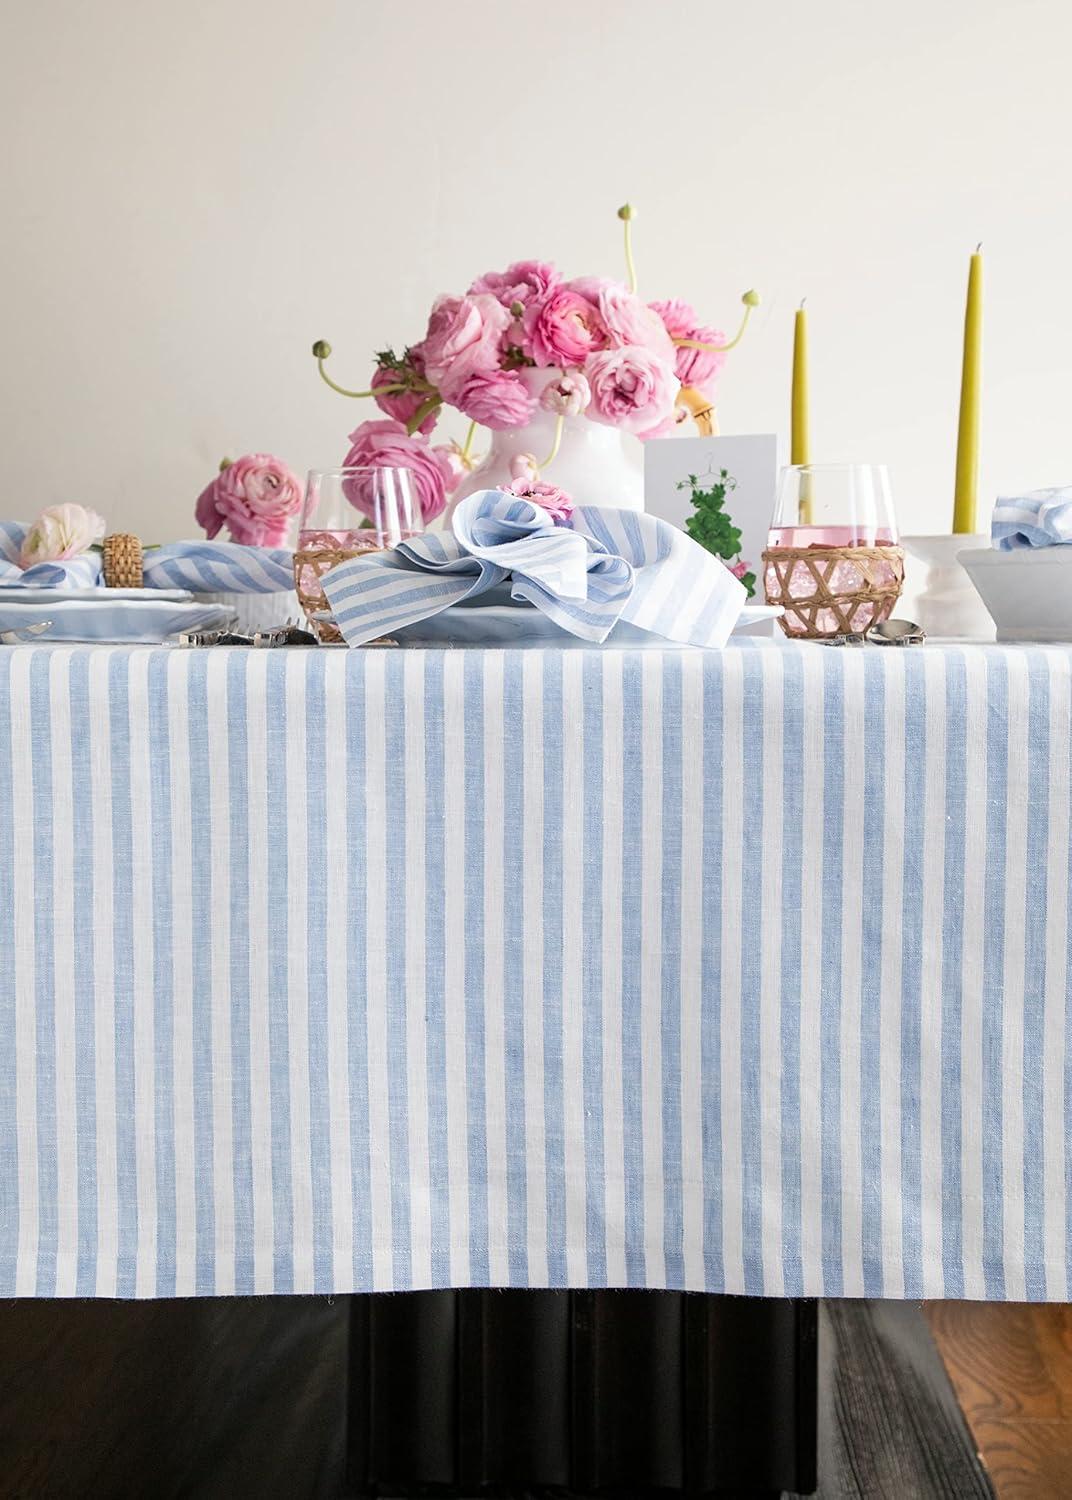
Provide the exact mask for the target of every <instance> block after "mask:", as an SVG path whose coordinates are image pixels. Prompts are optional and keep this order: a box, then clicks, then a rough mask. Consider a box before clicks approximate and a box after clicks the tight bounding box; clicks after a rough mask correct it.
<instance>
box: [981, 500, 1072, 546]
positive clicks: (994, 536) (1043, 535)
mask: <svg viewBox="0 0 1072 1500" xmlns="http://www.w3.org/2000/svg"><path fill="white" fill-rule="evenodd" d="M990 540H991V542H992V543H993V544H994V546H995V547H996V548H997V549H998V551H999V552H1013V551H1015V550H1017V549H1018V548H1020V547H1054V546H1061V545H1063V544H1064V543H1066V542H1072V484H1062V485H1058V486H1057V488H1056V489H1052V490H1031V491H1030V492H1029V493H1028V494H1026V495H1014V496H1007V497H1006V496H1002V497H999V499H998V501H997V504H996V505H995V506H994V514H993V517H992V519H991V522H990Z"/></svg>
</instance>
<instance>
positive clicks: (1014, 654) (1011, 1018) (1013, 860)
mask: <svg viewBox="0 0 1072 1500" xmlns="http://www.w3.org/2000/svg"><path fill="white" fill-rule="evenodd" d="M1007 665H1008V674H1009V675H1008V683H1009V698H1008V735H1009V738H1008V780H1007V783H1006V785H1007V791H1006V801H1005V807H1006V824H1005V870H1004V877H1005V880H1004V884H1005V971H1004V972H1005V982H1004V985H1003V986H1002V1006H1001V1010H1002V1046H1001V1053H1002V1055H1001V1077H1002V1130H1001V1159H1002V1185H1003V1194H1002V1204H1003V1226H1004V1233H1003V1242H1002V1243H1003V1247H1004V1261H1005V1295H1006V1297H1007V1298H1008V1299H1009V1300H1010V1302H1022V1301H1023V1299H1024V1297H1025V1295H1026V1285H1025V1281H1024V1078H1023V1065H1024V1005H1025V1002H1026V1003H1027V1004H1030V1005H1033V1006H1037V1005H1038V1003H1039V997H1038V996H1037V995H1032V996H1025V994H1024V911H1025V901H1026V872H1027V818H1028V799H1029V797H1030V796H1031V795H1032V788H1031V786H1030V784H1029V779H1028V751H1027V735H1028V718H1027V702H1028V678H1027V658H1026V656H1025V655H1024V653H1023V652H1022V651H1010V652H1009V654H1008V657H1007Z"/></svg>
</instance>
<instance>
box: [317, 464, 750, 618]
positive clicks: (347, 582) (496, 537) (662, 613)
mask: <svg viewBox="0 0 1072 1500" xmlns="http://www.w3.org/2000/svg"><path fill="white" fill-rule="evenodd" d="M507 579H509V580H510V593H511V597H512V598H514V599H519V600H525V601H527V602H528V603H530V604H534V605H535V606H536V608H537V609H539V610H542V611H543V613H544V614H545V615H547V617H548V618H549V619H551V620H553V621H554V622H555V623H556V624H557V625H559V626H561V628H562V629H563V630H566V631H568V632H569V633H570V634H571V635H575V636H579V637H580V638H581V639H582V640H588V641H597V642H598V641H604V640H606V638H607V636H608V635H609V634H610V632H611V631H612V630H613V628H614V626H615V625H616V624H617V622H618V621H619V620H625V621H627V622H628V623H629V624H631V625H636V626H638V627H639V628H640V629H642V630H648V631H651V633H652V634H654V635H658V636H662V637H663V638H664V639H666V640H669V641H675V642H678V643H680V644H683V645H692V646H724V645H725V644H726V641H727V640H728V639H729V637H730V634H731V632H732V630H733V627H734V625H735V624H736V622H737V619H738V617H739V615H740V612H741V608H742V606H743V605H744V602H745V600H746V598H747V593H746V590H745V588H744V586H743V584H741V583H740V582H739V581H738V580H737V579H736V578H735V577H734V576H733V574H732V573H731V572H730V571H729V569H728V568H725V567H724V566H723V565H722V563H720V562H719V561H718V559H717V558H715V557H712V556H711V554H710V553H709V552H705V551H704V549H703V548H702V547H700V546H698V545H697V544H696V543H695V542H694V541H693V540H692V539H691V538H690V537H687V536H686V535H685V534H684V532H682V531H678V529H677V528H676V527H675V526H671V525H670V524H669V522H667V521H660V520H658V519H657V518H656V517H655V516H646V515H641V514H638V513H637V512H635V511H628V510H611V509H603V508H601V507H599V506H581V507H579V508H578V509H577V510H575V511H574V512H573V515H572V517H571V519H570V523H569V525H568V526H556V525H555V523H554V521H553V520H552V519H551V517H550V516H549V515H548V513H547V511H545V510H543V509H542V508H541V507H540V506H538V505H534V504H533V503H532V501H531V500H524V499H518V498H517V497H516V496H513V495H509V494H506V493H504V492H503V491H502V490H478V491H477V492H476V493H475V494H472V495H470V496H468V497H467V499H465V500H463V501H462V503H461V504H460V505H459V506H458V508H457V510H456V511H455V512H454V517H453V520H452V524H451V530H450V531H442V532H426V533H425V534H424V535H423V536H418V537H413V538H412V539H411V540H409V541H406V542H402V543H400V544H399V545H398V546H397V547H395V548H394V549H393V550H391V551H388V552H378V553H371V554H369V555H367V556H364V557H356V558H352V559H350V560H349V561H347V562H344V563H340V565H339V566H338V567H337V568H333V569H332V571H331V572H330V573H326V574H325V575H324V577H323V578H322V579H321V584H322V586H323V589H324V593H325V594H326V595H327V598H328V602H329V603H330V605H331V608H332V611H333V614H334V619H335V623H336V624H337V625H338V627H339V630H340V631H341V632H342V635H343V638H344V639H345V640H346V642H347V644H348V645H350V646H361V645H363V644H364V643H365V642H366V641H371V640H375V639H376V637H377V636H381V635H390V634H391V632H392V631H394V630H400V629H402V627H403V626H405V625H413V624H416V622H417V621H418V620H426V619H428V618H429V617H430V616H431V615H436V614H440V613H441V612H442V611H443V610H445V609H449V608H450V607H451V605H453V604H460V603H461V602H462V601H463V600H465V599H474V598H476V597H477V596H478V595H480V594H485V593H487V592H488V590H489V589H492V588H494V587H495V586H496V585H497V584H500V583H503V582H505V581H506V580H507Z"/></svg>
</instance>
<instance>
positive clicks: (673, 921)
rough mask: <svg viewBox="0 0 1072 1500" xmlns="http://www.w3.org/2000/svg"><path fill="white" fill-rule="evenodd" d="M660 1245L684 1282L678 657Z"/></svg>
mask: <svg viewBox="0 0 1072 1500" xmlns="http://www.w3.org/2000/svg"><path fill="white" fill-rule="evenodd" d="M662 689H663V701H662V797H661V802H662V823H663V846H662V929H663V932H664V934H665V941H664V942H663V951H662V996H661V1011H662V1015H661V1021H660V1025H661V1044H662V1045H661V1051H662V1096H663V1119H662V1126H663V1248H664V1254H665V1273H664V1274H665V1276H666V1284H667V1286H668V1287H680V1286H684V1284H685V1253H684V1244H685V1221H684V1204H683V1195H682V1181H681V1178H682V1172H683V1170H684V1162H683V1159H682V1151H681V1143H682V1131H681V1006H682V1003H683V996H682V994H681V883H680V879H679V873H678V872H679V871H680V869H681V816H682V807H681V778H682V764H681V692H682V685H681V657H680V656H670V657H667V658H664V660H663V663H662ZM653 792H654V788H653Z"/></svg>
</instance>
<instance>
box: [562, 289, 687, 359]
mask: <svg viewBox="0 0 1072 1500" xmlns="http://www.w3.org/2000/svg"><path fill="white" fill-rule="evenodd" d="M571 285H572V286H574V287H576V288H577V289H578V290H579V291H582V292H584V293H585V295H586V296H591V297H592V298H593V300H594V301H595V303H596V305H597V306H598V308H599V315H600V317H601V318H602V319H603V324H604V327H605V328H606V330H607V342H608V343H609V344H610V345H611V347H612V348H614V347H617V348H619V349H624V348H625V346H626V345H627V344H629V345H635V346H638V347H641V348H645V349H650V350H651V351H652V353H654V354H659V355H661V356H662V357H663V359H666V360H668V361H669V362H670V363H671V364H673V362H674V343H673V340H672V339H671V337H670V335H669V333H668V332H667V330H666V327H665V325H664V323H663V320H662V318H660V317H659V315H658V313H656V312H653V311H652V309H651V308H650V307H649V306H648V305H647V303H645V302H642V301H641V300H640V298H639V297H638V296H637V295H636V294H635V293H634V292H631V291H629V289H628V287H625V286H623V285H622V283H621V282H620V281H607V280H605V279H604V278H602V277H599V276H586V277H582V278H581V280H579V281H574V282H572V283H571Z"/></svg>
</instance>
